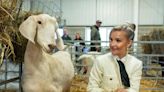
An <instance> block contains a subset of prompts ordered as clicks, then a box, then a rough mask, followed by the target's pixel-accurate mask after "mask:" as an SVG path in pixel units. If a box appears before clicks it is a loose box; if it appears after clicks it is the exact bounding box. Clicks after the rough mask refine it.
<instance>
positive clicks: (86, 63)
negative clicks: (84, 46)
mask: <svg viewBox="0 0 164 92" xmlns="http://www.w3.org/2000/svg"><path fill="white" fill-rule="evenodd" d="M101 54H102V53H100V52H88V53H87V54H83V55H81V56H80V57H79V58H78V59H77V61H78V62H80V63H81V64H82V65H83V66H82V68H81V70H80V73H82V74H85V75H87V76H88V75H89V73H90V70H91V68H92V66H93V63H94V62H95V59H96V57H97V56H99V55H101Z"/></svg>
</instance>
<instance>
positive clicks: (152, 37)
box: [140, 28, 164, 54]
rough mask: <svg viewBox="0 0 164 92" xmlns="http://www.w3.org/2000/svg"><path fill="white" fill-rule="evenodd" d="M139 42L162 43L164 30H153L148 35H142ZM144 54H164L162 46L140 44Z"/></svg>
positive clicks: (163, 46)
mask: <svg viewBox="0 0 164 92" xmlns="http://www.w3.org/2000/svg"><path fill="white" fill-rule="evenodd" d="M140 40H141V41H164V28H155V29H153V30H152V31H151V32H150V33H148V34H144V35H143V36H141V38H140ZM141 47H142V49H143V53H145V54H164V52H163V51H164V44H141Z"/></svg>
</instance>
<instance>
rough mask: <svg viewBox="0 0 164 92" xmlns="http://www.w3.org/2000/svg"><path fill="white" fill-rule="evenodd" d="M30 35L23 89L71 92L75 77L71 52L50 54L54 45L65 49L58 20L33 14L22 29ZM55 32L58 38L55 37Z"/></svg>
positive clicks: (22, 31) (27, 91) (42, 91)
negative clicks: (58, 28) (59, 31)
mask: <svg viewBox="0 0 164 92" xmlns="http://www.w3.org/2000/svg"><path fill="white" fill-rule="evenodd" d="M40 22H41V24H40ZM19 30H20V32H21V34H22V35H23V36H24V37H25V38H27V39H28V40H29V41H28V44H27V47H26V52H25V58H24V69H23V76H22V86H23V91H24V92H68V90H69V86H70V83H71V80H72V78H73V76H74V68H73V64H72V61H71V57H70V54H69V53H68V52H66V51H58V52H56V53H54V54H52V53H51V51H52V49H53V48H50V47H49V45H51V46H52V47H57V48H58V49H59V50H62V49H64V44H63V41H62V39H61V37H60V36H59V34H58V32H57V21H56V19H55V18H53V17H51V16H49V15H47V14H40V15H33V16H30V17H29V18H28V19H27V20H25V21H24V22H23V23H22V24H21V25H20V28H19ZM55 32H56V35H57V41H55V40H54V38H55Z"/></svg>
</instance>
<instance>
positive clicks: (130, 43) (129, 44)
mask: <svg viewBox="0 0 164 92" xmlns="http://www.w3.org/2000/svg"><path fill="white" fill-rule="evenodd" d="M132 43H133V41H132V40H129V42H128V45H127V48H130V47H131V46H132Z"/></svg>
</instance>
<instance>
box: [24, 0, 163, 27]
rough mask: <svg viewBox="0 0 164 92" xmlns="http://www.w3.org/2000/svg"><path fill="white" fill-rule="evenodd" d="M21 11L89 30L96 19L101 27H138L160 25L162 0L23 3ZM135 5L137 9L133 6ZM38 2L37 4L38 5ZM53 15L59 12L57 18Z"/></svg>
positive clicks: (31, 1) (89, 0)
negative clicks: (59, 19)
mask: <svg viewBox="0 0 164 92" xmlns="http://www.w3.org/2000/svg"><path fill="white" fill-rule="evenodd" d="M23 1H24V4H23V10H27V11H29V10H31V11H43V12H44V13H48V14H50V15H53V16H56V15H58V16H61V17H62V19H65V20H66V25H68V26H90V25H93V24H95V21H96V20H97V19H100V20H102V21H103V24H102V25H103V26H113V25H118V24H122V23H124V22H134V18H137V17H135V16H137V15H136V14H137V13H136V12H137V11H139V12H138V18H139V20H138V23H139V24H140V25H163V24H164V0H23ZM135 1H139V5H138V6H139V9H136V8H135V6H136V4H137V3H136V2H135ZM40 2H41V3H40ZM57 11H60V14H58V12H57Z"/></svg>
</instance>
